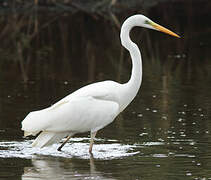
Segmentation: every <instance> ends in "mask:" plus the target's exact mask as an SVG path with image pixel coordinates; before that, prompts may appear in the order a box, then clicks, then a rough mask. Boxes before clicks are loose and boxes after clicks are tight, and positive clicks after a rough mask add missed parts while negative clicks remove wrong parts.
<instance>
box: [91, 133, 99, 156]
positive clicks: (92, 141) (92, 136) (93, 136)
mask: <svg viewBox="0 0 211 180" xmlns="http://www.w3.org/2000/svg"><path fill="white" fill-rule="evenodd" d="M96 134H97V131H96V132H91V140H90V145H89V153H90V154H91V153H92V147H93V144H94V138H95V136H96Z"/></svg>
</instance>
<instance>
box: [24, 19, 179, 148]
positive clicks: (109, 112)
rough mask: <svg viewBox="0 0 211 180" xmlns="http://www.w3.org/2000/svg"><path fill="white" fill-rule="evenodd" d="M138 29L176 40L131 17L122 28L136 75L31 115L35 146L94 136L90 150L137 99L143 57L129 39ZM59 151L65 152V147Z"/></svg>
mask: <svg viewBox="0 0 211 180" xmlns="http://www.w3.org/2000/svg"><path fill="white" fill-rule="evenodd" d="M134 26H142V27H146V28H150V29H154V30H160V31H162V32H165V33H168V34H170V35H173V36H177V37H178V35H176V34H174V33H173V32H171V31H169V30H167V29H165V28H163V27H162V26H159V25H158V24H156V23H154V22H153V21H151V20H150V19H148V18H147V17H145V16H143V15H134V16H131V17H129V18H128V19H127V20H126V21H125V22H124V24H123V25H122V28H121V34H120V38H121V42H122V45H123V46H124V47H125V48H126V49H127V50H128V51H129V52H130V55H131V58H132V65H133V68H132V74H131V78H130V80H129V81H128V82H127V83H125V84H119V83H116V82H114V81H103V82H98V83H94V84H90V85H87V86H85V87H82V88H80V89H79V90H77V91H75V92H73V93H72V94H70V95H68V96H66V97H65V98H63V99H62V100H60V101H59V102H57V103H55V104H54V105H53V106H51V107H49V108H46V109H43V110H39V111H33V112H31V113H29V114H28V115H27V116H26V118H25V119H24V120H23V121H22V130H23V131H24V135H25V136H28V135H36V134H38V133H39V132H41V133H40V134H39V136H38V137H37V138H36V139H35V141H34V142H33V144H32V146H36V147H44V146H49V145H51V144H53V143H57V142H59V141H60V140H61V139H62V138H64V137H66V136H68V139H69V137H71V136H73V135H74V134H76V133H82V132H87V131H90V132H91V142H90V149H89V151H90V152H91V151H92V146H93V142H94V140H93V139H94V137H95V135H96V133H97V131H98V130H100V129H102V128H103V127H105V126H106V125H108V124H109V123H111V122H112V121H113V120H114V119H115V117H116V116H117V115H118V114H119V113H120V112H121V111H123V110H124V109H125V108H126V107H127V105H128V104H129V103H130V102H131V101H132V100H133V99H134V97H135V96H136V94H137V92H138V89H139V88H140V85H141V80H142V62H141V54H140V51H139V49H138V47H137V46H136V44H134V43H133V42H132V41H131V40H130V37H129V33H130V30H131V29H132V28H133V27H134ZM66 142H67V141H65V142H64V143H63V144H62V146H60V147H59V148H58V150H61V148H62V147H63V145H64V144H65V143H66Z"/></svg>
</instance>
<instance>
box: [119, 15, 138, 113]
mask: <svg viewBox="0 0 211 180" xmlns="http://www.w3.org/2000/svg"><path fill="white" fill-rule="evenodd" d="M130 20H131V19H129V21H130ZM133 27H134V25H133V23H128V22H127V20H126V21H125V22H124V24H123V25H122V28H121V33H120V38H121V43H122V45H123V46H124V47H125V48H126V49H127V50H128V51H129V52H130V56H131V59H132V73H131V77H130V80H129V81H128V82H127V83H125V84H123V86H124V88H123V89H124V92H123V96H124V98H123V99H124V102H123V105H122V106H123V107H122V110H123V109H124V108H125V107H126V106H127V105H128V104H129V103H130V102H131V101H132V100H133V99H134V97H135V96H136V94H137V93H138V90H139V88H140V86H141V81H142V60H141V53H140V51H139V48H138V46H137V45H136V44H135V43H133V42H132V41H131V39H130V30H131V29H132V28H133Z"/></svg>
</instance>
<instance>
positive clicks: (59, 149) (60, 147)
mask: <svg viewBox="0 0 211 180" xmlns="http://www.w3.org/2000/svg"><path fill="white" fill-rule="evenodd" d="M71 137H72V136H68V137H67V139H66V140H65V141H64V142H63V143H62V145H61V146H59V148H58V149H57V150H58V151H61V149H62V148H63V146H64V145H65V144H66V143H67V141H69V139H70V138H71Z"/></svg>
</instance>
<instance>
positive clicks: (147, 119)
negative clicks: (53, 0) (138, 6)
mask: <svg viewBox="0 0 211 180" xmlns="http://www.w3.org/2000/svg"><path fill="white" fill-rule="evenodd" d="M42 18H43V17H42ZM180 20H181V19H179V18H178V20H177V21H174V22H172V21H167V20H165V21H164V19H161V20H160V22H159V23H161V24H163V25H165V24H169V26H167V27H170V28H171V29H175V31H176V32H179V33H181V36H182V39H175V38H172V37H168V36H165V35H162V34H160V33H158V32H152V31H148V30H147V31H146V30H142V29H138V28H136V29H134V30H133V32H132V37H133V39H134V41H135V42H136V43H138V45H139V47H140V48H141V50H142V54H143V61H144V66H143V71H144V75H143V83H142V86H141V89H140V91H139V93H138V95H137V97H136V98H135V100H134V101H133V102H132V104H131V105H130V106H129V107H128V108H127V109H126V110H125V111H124V112H123V113H122V114H120V115H119V116H118V118H117V119H116V120H115V121H114V122H113V123H112V124H110V125H109V126H107V127H106V128H104V129H102V130H101V131H100V132H99V133H98V135H97V138H96V143H95V145H94V149H93V157H90V155H89V153H88V147H89V134H88V133H85V134H79V135H77V136H76V137H74V138H73V139H72V140H71V141H70V142H69V143H68V144H67V145H66V146H65V147H64V149H63V151H62V152H57V151H56V147H58V145H53V146H52V147H47V148H44V149H36V148H31V146H30V145H31V143H32V139H33V138H28V139H24V138H23V132H21V130H20V128H21V126H20V123H21V121H22V120H23V118H24V117H25V116H26V115H27V113H28V112H30V111H32V110H36V109H41V108H44V107H47V106H49V105H51V104H53V103H54V102H56V101H57V100H59V99H61V98H62V97H64V96H65V95H67V94H69V93H71V92H73V91H74V90H76V89H77V88H79V87H81V86H83V85H85V84H87V83H92V82H96V81H99V80H104V79H113V80H115V81H119V82H126V81H127V80H128V78H129V74H130V70H131V64H130V57H129V55H128V53H127V52H126V51H125V50H124V49H121V46H120V43H119V30H118V29H117V28H116V27H115V26H113V25H111V24H110V25H108V24H107V23H106V22H104V21H101V20H93V19H91V18H87V17H86V16H79V17H78V18H77V19H75V17H74V18H70V17H66V16H64V17H60V18H59V19H57V20H55V21H54V22H53V23H52V24H50V25H49V26H48V27H47V28H44V30H42V31H41V32H39V33H38V35H37V36H36V37H35V38H34V39H33V40H32V41H30V40H29V39H30V34H29V35H27V34H24V36H22V35H20V33H21V32H22V31H23V32H25V29H24V28H23V29H21V30H20V29H16V30H17V34H18V35H17V34H16V35H17V36H18V38H15V40H14V39H13V37H10V36H9V38H8V40H7V41H5V40H4V41H3V42H2V47H1V57H0V58H1V71H0V74H1V75H0V76H1V77H0V80H1V81H0V179H23V180H33V179H36V180H38V179H40V180H41V179H77V180H78V179H106V180H108V179H125V180H128V179H133V180H136V179H137V180H141V179H144V180H148V179H150V180H152V179H155V180H163V179H174V180H179V179H196V180H198V179H200V180H208V179H211V119H210V117H211V99H210V97H211V73H210V72H211V51H210V48H211V40H210V37H211V32H210V27H211V26H209V25H207V26H208V27H206V28H205V27H204V26H203V27H202V28H200V26H197V27H198V28H197V29H195V28H194V27H195V26H194V24H193V25H192V26H191V27H189V26H188V24H185V23H184V24H180ZM183 20H184V19H183ZM43 21H45V20H43ZM181 21H182V20H181ZM121 22H122V21H121ZM40 23H45V22H42V21H41V22H40ZM34 27H36V26H34ZM39 27H41V25H40V26H39ZM39 27H38V28H39ZM16 28H17V27H16ZM8 41H9V42H11V44H10V45H9V42H8ZM28 41H30V43H28V44H27V43H26V42H28ZM24 42H25V43H26V44H27V46H26V44H24ZM8 47H10V48H8ZM6 48H7V49H6ZM24 81H25V82H26V83H24Z"/></svg>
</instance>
